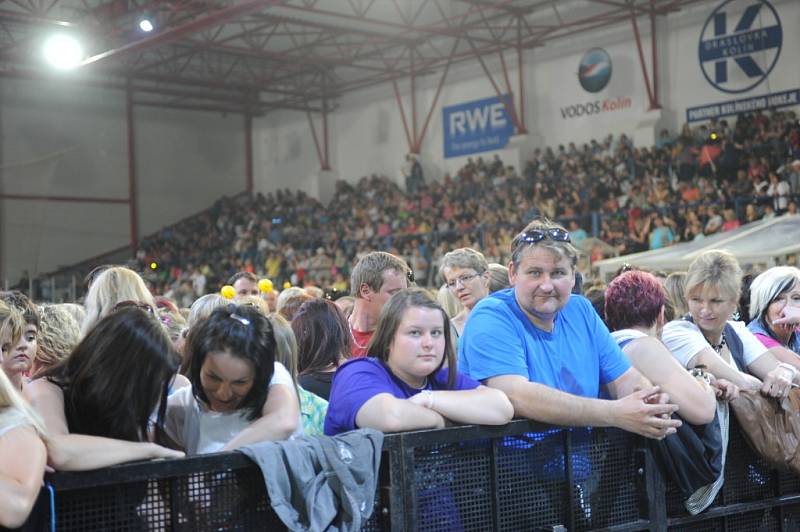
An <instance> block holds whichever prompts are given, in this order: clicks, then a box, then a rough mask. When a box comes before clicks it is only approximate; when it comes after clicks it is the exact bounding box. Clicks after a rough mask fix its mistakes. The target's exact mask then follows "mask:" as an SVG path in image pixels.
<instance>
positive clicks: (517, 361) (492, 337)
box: [458, 220, 680, 439]
mask: <svg viewBox="0 0 800 532" xmlns="http://www.w3.org/2000/svg"><path fill="white" fill-rule="evenodd" d="M577 257H578V252H577V250H576V249H575V247H574V246H573V245H572V244H571V242H570V235H569V233H568V232H567V231H566V230H565V229H564V228H563V227H561V226H559V225H557V224H553V223H551V222H549V221H543V220H535V221H533V222H531V223H530V224H528V226H527V227H526V228H525V230H524V231H523V232H522V233H520V234H519V235H517V236H516V237H515V238H514V240H513V241H512V243H511V262H510V263H509V266H508V267H509V280H510V281H511V286H512V288H509V289H507V290H503V291H500V292H497V293H495V294H493V295H492V296H490V297H487V298H484V299H483V300H481V301H480V302H479V303H478V304H477V305H476V306H475V308H474V309H473V310H472V312H471V313H470V316H469V319H468V320H467V323H466V326H465V327H464V334H463V336H462V337H461V338H460V339H459V343H458V351H459V370H460V371H462V372H464V373H466V374H468V375H469V376H471V377H472V378H474V379H476V380H480V381H483V382H484V383H485V384H487V385H488V386H491V387H494V388H499V389H501V390H503V391H504V392H505V393H506V394H507V395H508V397H509V399H511V403H512V404H513V405H514V413H515V416H516V417H526V418H530V419H535V420H537V421H543V422H546V423H553V424H558V425H573V426H596V427H603V426H611V427H619V428H622V429H625V430H627V431H630V432H635V433H637V434H641V435H643V436H647V437H650V438H659V439H660V438H663V437H664V436H666V435H667V434H671V433H674V432H675V430H676V427H678V426H679V425H680V421H679V420H674V419H670V415H671V414H672V413H673V412H675V411H676V410H677V408H678V407H677V406H676V405H673V404H669V398H668V397H667V396H666V394H663V393H661V392H660V391H659V389H658V387H654V386H653V385H652V384H651V383H650V382H649V381H648V380H647V379H645V378H644V377H643V376H642V375H641V374H640V373H639V372H638V371H637V370H636V369H635V368H633V367H632V366H631V365H630V362H628V360H627V358H626V357H625V355H624V354H623V353H622V351H620V349H619V347H617V345H616V343H615V342H614V340H613V339H612V338H611V335H610V334H609V332H608V329H606V327H605V325H604V324H603V322H602V321H601V320H600V318H599V316H598V315H597V313H596V312H594V309H593V308H592V306H591V305H590V304H589V302H588V300H586V299H585V298H583V297H582V296H575V295H571V291H572V288H573V286H574V284H575V264H576V263H577ZM601 391H605V392H607V396H610V397H611V398H612V399H610V400H605V399H599V397H600V394H601Z"/></svg>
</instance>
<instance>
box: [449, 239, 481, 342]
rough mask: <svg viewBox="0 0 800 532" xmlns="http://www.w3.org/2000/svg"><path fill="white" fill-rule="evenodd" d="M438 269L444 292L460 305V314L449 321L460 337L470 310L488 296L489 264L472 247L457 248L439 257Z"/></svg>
mask: <svg viewBox="0 0 800 532" xmlns="http://www.w3.org/2000/svg"><path fill="white" fill-rule="evenodd" d="M441 270H442V276H443V277H444V281H445V284H446V285H447V289H448V290H450V292H451V293H452V294H453V295H454V296H455V297H456V298H458V300H459V301H460V302H461V305H462V306H463V309H462V310H461V312H459V313H458V314H456V315H455V316H453V318H452V319H451V320H450V323H452V324H453V327H455V329H456V332H457V333H458V335H459V336H461V334H462V333H463V332H464V325H465V324H466V323H467V318H468V317H469V313H470V312H471V311H472V309H473V307H475V305H476V304H477V303H478V301H480V300H481V299H483V298H484V297H486V296H488V295H489V281H490V275H489V264H488V262H486V258H485V257H484V256H483V253H481V252H479V251H475V250H474V249H472V248H460V249H456V250H453V251H451V252H450V253H447V254H446V255H445V256H444V257H442V266H441Z"/></svg>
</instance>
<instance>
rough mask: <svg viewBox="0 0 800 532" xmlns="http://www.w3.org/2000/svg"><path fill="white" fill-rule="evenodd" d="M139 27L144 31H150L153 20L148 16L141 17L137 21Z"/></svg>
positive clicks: (152, 28) (153, 27)
mask: <svg viewBox="0 0 800 532" xmlns="http://www.w3.org/2000/svg"><path fill="white" fill-rule="evenodd" d="M139 29H140V30H142V31H143V32H145V33H150V32H151V31H153V30H154V29H155V26H153V22H152V21H151V20H150V19H149V18H143V19H142V20H140V21H139Z"/></svg>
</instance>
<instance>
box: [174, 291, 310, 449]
mask: <svg viewBox="0 0 800 532" xmlns="http://www.w3.org/2000/svg"><path fill="white" fill-rule="evenodd" d="M275 351H276V341H275V332H274V330H273V327H272V325H271V323H270V321H269V320H268V319H267V317H266V316H265V315H263V314H262V313H261V312H260V311H259V310H258V309H256V308H255V307H253V306H250V305H233V304H231V305H227V306H225V307H218V308H216V309H215V310H214V311H213V312H212V313H211V315H210V316H209V317H208V318H207V319H206V320H204V321H201V322H200V323H198V324H196V325H194V326H192V327H191V329H190V331H189V336H188V338H187V339H186V357H187V358H186V368H187V375H188V377H189V381H190V382H191V386H187V387H185V388H181V389H180V390H178V391H176V392H175V393H173V394H172V395H170V396H169V399H168V400H167V405H166V406H167V409H166V414H165V416H164V419H165V422H164V433H165V435H166V436H167V438H168V439H165V441H166V442H167V443H168V444H169V445H170V446H171V447H175V448H179V449H183V450H185V451H186V452H187V454H189V455H196V454H207V453H213V452H220V451H230V450H233V449H237V448H239V447H240V446H242V445H246V444H249V443H255V442H259V441H265V440H269V441H275V440H285V439H287V438H289V437H290V436H292V435H298V436H299V435H302V428H301V420H300V409H299V402H298V398H297V390H296V389H295V385H294V381H293V379H292V376H291V375H290V374H289V372H288V371H287V369H286V367H284V365H283V364H281V363H280V362H278V361H277V360H276V358H275Z"/></svg>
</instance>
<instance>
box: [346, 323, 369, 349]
mask: <svg viewBox="0 0 800 532" xmlns="http://www.w3.org/2000/svg"><path fill="white" fill-rule="evenodd" d="M347 329H348V330H349V331H350V338H352V339H353V344H355V346H356V347H357V348H358V349H366V348H367V346H368V345H369V342H367V343H366V344H364V345H361V344H359V343H358V340H356V334H355V333H354V332H353V322H351V321H350V320H347Z"/></svg>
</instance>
